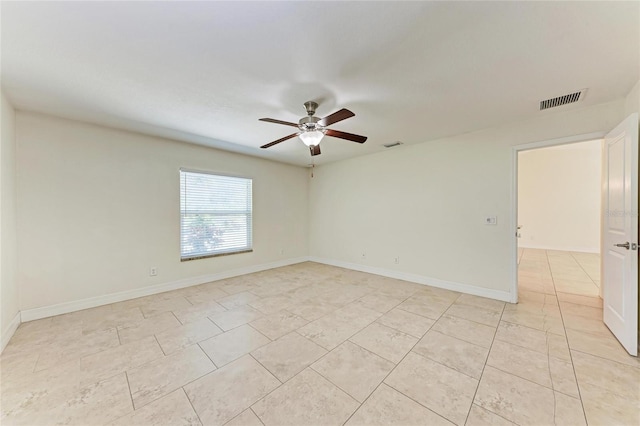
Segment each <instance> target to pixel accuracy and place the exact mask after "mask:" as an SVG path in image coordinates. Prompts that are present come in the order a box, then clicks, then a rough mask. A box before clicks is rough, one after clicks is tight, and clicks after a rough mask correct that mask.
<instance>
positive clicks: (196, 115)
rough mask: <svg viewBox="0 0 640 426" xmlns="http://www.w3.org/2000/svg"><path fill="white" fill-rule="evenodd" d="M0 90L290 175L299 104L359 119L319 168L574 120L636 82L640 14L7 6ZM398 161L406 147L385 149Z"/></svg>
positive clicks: (494, 5)
mask: <svg viewBox="0 0 640 426" xmlns="http://www.w3.org/2000/svg"><path fill="white" fill-rule="evenodd" d="M1 8H2V9H1V14H2V15H1V20H2V22H1V23H2V32H1V37H2V39H1V41H2V56H1V59H2V64H1V67H2V86H3V90H4V91H5V93H6V95H7V96H8V98H9V99H10V100H11V102H12V103H13V104H14V105H15V107H16V108H18V109H24V110H32V111H39V112H45V113H50V114H54V115H57V116H62V117H68V118H75V119H79V120H84V121H88V122H93V123H99V124H104V125H109V126H114V127H119V128H124V129H129V130H134V131H140V132H143V133H149V134H154V135H159V136H166V137H171V138H175V139H179V140H183V141H188V142H194V143H199V144H203V145H208V146H214V147H219V148H222V149H227V150H232V151H237V152H243V153H247V154H250V155H257V156H263V157H266V158H271V159H275V160H278V161H284V162H288V163H292V164H299V165H306V164H308V163H310V156H309V152H308V150H307V149H306V147H305V146H304V145H303V144H302V142H301V141H300V140H299V139H298V138H295V139H291V140H288V141H286V142H283V143H281V144H279V145H277V146H275V147H273V148H270V149H268V150H261V149H259V146H261V145H263V144H265V143H267V142H270V141H272V140H275V139H278V138H280V137H282V136H285V135H287V134H290V133H292V128H291V127H287V126H281V125H276V124H271V123H264V122H259V121H258V118H261V117H271V118H276V119H281V120H287V121H297V120H298V119H299V118H300V117H302V116H303V115H304V114H305V112H304V108H303V106H302V103H303V102H305V101H307V100H317V101H319V103H320V107H319V108H318V112H317V115H318V116H325V115H328V114H330V113H332V112H334V111H336V110H338V109H340V108H348V109H350V110H352V111H353V112H354V113H355V114H356V116H355V117H353V118H350V119H348V120H345V121H343V122H340V123H338V124H335V125H333V126H332V128H334V129H337V130H343V131H347V132H352V133H357V134H362V135H366V136H368V137H369V140H368V141H367V142H366V143H365V144H364V145H360V144H356V143H353V142H348V141H343V140H339V139H334V138H329V137H327V138H325V139H324V140H323V142H322V144H321V147H322V155H320V156H317V157H315V158H314V160H315V162H316V164H323V163H326V162H329V161H335V160H339V159H343V158H348V157H353V156H358V155H364V154H368V153H372V152H377V151H381V150H383V149H385V148H383V147H382V144H384V143H389V142H392V141H396V140H400V141H403V142H404V143H405V144H414V143H419V142H424V141H428V140H432V139H435V138H439V137H443V136H448V135H454V134H460V133H464V132H469V131H473V130H478V129H482V128H487V127H491V126H495V125H499V124H502V123H505V122H509V121H515V120H521V119H526V118H530V117H534V116H536V115H539V114H549V113H553V112H550V111H545V112H540V111H538V102H539V101H540V100H543V99H546V98H550V97H555V96H559V95H563V94H566V93H569V92H572V91H576V90H579V89H582V88H588V89H589V90H588V92H587V96H586V98H585V100H584V101H583V102H580V103H579V104H576V105H571V106H564V107H561V108H565V109H571V108H581V107H585V106H588V105H592V104H597V103H601V102H607V101H611V100H614V99H619V98H621V97H623V96H625V95H626V93H627V92H628V91H629V90H630V89H631V87H632V86H633V84H634V83H635V82H636V81H638V79H639V68H640V66H639V64H640V2H608V1H606V2H566V3H565V2H527V3H525V2H376V3H370V2H367V3H364V2H68V3H67V2H43V3H38V2H6V1H3V2H2V5H1ZM395 149H401V148H395Z"/></svg>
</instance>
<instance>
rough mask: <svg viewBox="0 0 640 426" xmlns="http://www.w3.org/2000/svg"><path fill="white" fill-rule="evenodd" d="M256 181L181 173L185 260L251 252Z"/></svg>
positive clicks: (183, 253) (181, 227)
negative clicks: (252, 187) (252, 186)
mask: <svg viewBox="0 0 640 426" xmlns="http://www.w3.org/2000/svg"><path fill="white" fill-rule="evenodd" d="M251 184H252V180H251V179H247V178H239V177H232V176H221V175H214V174H209V173H201V172H191V171H186V170H180V256H181V259H182V260H192V259H199V258H203V257H210V256H218V255H223V254H231V253H240V252H247V251H251V249H252V238H251V228H252V225H251V216H252V207H251V204H252V202H251V198H252V193H251Z"/></svg>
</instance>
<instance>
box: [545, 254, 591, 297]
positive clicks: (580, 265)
mask: <svg viewBox="0 0 640 426" xmlns="http://www.w3.org/2000/svg"><path fill="white" fill-rule="evenodd" d="M569 255H570V256H571V257H572V258H573V260H574V261H575V262H576V263H577V264H578V266H579V267H580V269H582V271H583V272H584V273H585V274H587V277H589V279H590V280H591V282H592V283H593V285H595V286H596V287H598V289H600V286H599V285H597V284H596V282H595V281H593V278H592V277H591V274H589V273H588V272H587V270H586V269H584V266H582V263H580V261H579V260H578V259H576V257H575V256H574V255H573V253H572V252H569ZM599 255H600V254H599ZM554 286H555V283H554Z"/></svg>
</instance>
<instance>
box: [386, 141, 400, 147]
mask: <svg viewBox="0 0 640 426" xmlns="http://www.w3.org/2000/svg"><path fill="white" fill-rule="evenodd" d="M398 145H402V142H400V141H395V142H389V143H385V144H384V145H382V146H384V147H385V148H393V147H394V146H398Z"/></svg>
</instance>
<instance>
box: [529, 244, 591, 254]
mask: <svg viewBox="0 0 640 426" xmlns="http://www.w3.org/2000/svg"><path fill="white" fill-rule="evenodd" d="M518 248H521V249H536V250H554V251H577V252H579V253H595V254H599V253H600V248H599V247H597V248H592V247H550V246H545V245H538V244H526V243H519V244H518Z"/></svg>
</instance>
